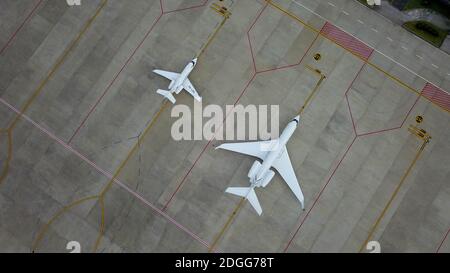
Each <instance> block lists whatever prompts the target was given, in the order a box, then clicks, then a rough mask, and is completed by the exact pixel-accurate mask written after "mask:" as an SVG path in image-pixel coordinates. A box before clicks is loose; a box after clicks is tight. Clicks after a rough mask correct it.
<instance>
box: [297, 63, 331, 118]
mask: <svg viewBox="0 0 450 273" xmlns="http://www.w3.org/2000/svg"><path fill="white" fill-rule="evenodd" d="M306 68H308V69H309V70H311V71H313V72H314V73H317V74H319V75H320V80H319V81H318V82H317V84H316V86H315V87H314V89H313V90H312V92H311V93H310V94H309V95H308V97H307V98H306V101H305V103H304V104H303V106H302V108H301V109H300V111H299V112H298V115H302V114H303V112H304V111H305V110H306V108H307V107H308V105H309V104H310V103H311V101H312V99H313V98H314V96H315V95H316V93H317V91H318V90H319V88H320V86H321V85H322V83H323V81H324V80H325V79H326V78H327V77H326V76H325V75H323V74H322V73H321V72H320V71H318V70H316V69H314V68H312V67H311V66H309V65H307V66H306Z"/></svg>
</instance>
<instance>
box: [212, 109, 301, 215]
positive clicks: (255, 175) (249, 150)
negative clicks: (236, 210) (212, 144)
mask: <svg viewBox="0 0 450 273" xmlns="http://www.w3.org/2000/svg"><path fill="white" fill-rule="evenodd" d="M299 123H300V116H297V117H296V118H295V119H294V120H293V121H291V122H290V123H289V124H288V125H287V127H286V129H284V131H283V133H282V134H281V136H280V138H279V139H277V140H271V141H261V142H247V143H231V144H223V145H220V146H219V147H217V149H224V150H229V151H233V152H237V153H241V154H245V155H250V156H254V157H256V158H259V159H261V160H262V161H263V164H261V163H260V162H259V161H258V160H256V161H255V163H254V164H253V166H252V167H251V169H250V171H249V173H248V177H249V178H250V187H247V188H228V189H227V190H226V192H227V193H231V194H234V195H237V196H241V197H244V198H245V199H247V200H248V201H250V204H251V205H252V206H253V208H254V209H255V210H256V212H257V213H258V214H259V215H261V214H262V209H261V205H260V204H259V201H258V197H257V196H256V193H255V188H265V187H267V185H269V183H270V181H271V180H272V179H273V177H274V176H275V172H274V171H272V170H271V168H272V167H273V168H274V169H275V170H277V171H278V173H279V174H280V175H281V177H282V178H283V179H284V181H286V183H287V184H288V186H289V188H290V189H291V190H292V192H293V193H294V195H295V197H297V199H298V201H300V204H301V206H302V209H303V210H304V209H305V205H304V197H303V193H302V190H301V189H300V185H299V184H298V181H297V177H296V175H295V172H294V169H293V168H292V163H291V160H290V158H289V154H288V151H287V149H286V144H287V142H288V141H289V139H290V138H291V136H292V135H293V134H294V132H295V130H296V129H297V127H298V125H299Z"/></svg>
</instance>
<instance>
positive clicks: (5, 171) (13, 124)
mask: <svg viewBox="0 0 450 273" xmlns="http://www.w3.org/2000/svg"><path fill="white" fill-rule="evenodd" d="M107 2H108V0H103V1H102V2H101V4H100V5H99V7H98V8H97V9H96V12H95V14H94V15H93V16H92V17H91V18H90V19H89V20H88V21H87V22H86V24H85V25H84V27H83V28H82V29H81V31H80V32H79V33H78V35H77V36H76V38H75V40H73V41H72V42H71V44H70V46H69V47H68V48H67V49H66V50H65V51H64V53H63V54H62V55H61V56H60V57H59V58H58V60H57V61H56V63H55V64H54V65H53V67H52V68H51V69H50V72H49V73H48V74H47V76H46V77H45V78H44V79H43V80H42V81H41V82H40V84H39V86H38V87H37V89H36V90H35V91H34V92H33V94H32V95H31V96H30V97H29V98H28V99H27V101H26V102H25V104H24V105H23V106H22V108H21V110H20V112H21V113H22V114H23V113H25V112H26V111H27V110H28V109H29V107H30V106H31V104H32V103H33V102H34V101H35V100H36V98H37V97H38V96H39V95H40V94H41V93H42V90H43V89H44V87H45V86H46V85H47V83H48V82H49V81H50V80H51V78H52V77H53V75H54V74H55V73H56V71H57V70H58V69H59V68H60V67H61V65H62V64H63V63H64V61H65V60H66V59H67V57H68V56H69V54H70V53H71V52H72V51H73V49H75V47H76V46H77V45H78V43H79V42H80V40H81V38H82V37H83V35H84V34H85V33H86V32H87V30H88V29H89V28H90V27H91V25H92V23H93V22H94V21H95V19H96V18H97V16H98V15H99V14H100V11H101V10H102V9H103V8H104V7H105V5H106V3H107ZM22 114H18V115H16V117H15V118H14V120H13V121H12V122H11V124H10V125H9V126H8V128H7V129H3V131H6V132H8V156H7V160H6V161H5V165H4V166H3V169H2V172H1V175H0V185H1V184H2V183H3V181H4V180H5V179H6V177H7V176H8V172H9V166H10V164H11V160H12V156H13V150H12V134H13V130H14V128H15V127H16V125H17V123H18V122H19V121H20V119H21V117H22Z"/></svg>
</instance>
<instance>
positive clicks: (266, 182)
mask: <svg viewBox="0 0 450 273" xmlns="http://www.w3.org/2000/svg"><path fill="white" fill-rule="evenodd" d="M274 176H275V172H274V171H272V170H269V171H268V172H267V174H266V176H265V177H264V179H263V181H262V183H261V187H263V188H265V187H267V185H269V183H270V181H272V179H273V177H274Z"/></svg>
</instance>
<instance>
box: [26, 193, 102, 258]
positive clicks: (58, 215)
mask: <svg viewBox="0 0 450 273" xmlns="http://www.w3.org/2000/svg"><path fill="white" fill-rule="evenodd" d="M97 198H98V196H90V197H86V198H83V199H80V200H78V201H75V202H73V203H72V204H70V205H68V206H66V207H64V208H62V209H61V210H60V211H58V212H57V213H56V214H55V215H53V216H52V218H50V220H49V221H48V222H47V223H46V224H45V225H44V227H43V228H42V229H41V231H40V232H39V233H38V236H37V237H36V240H35V241H34V243H33V246H32V248H31V249H32V251H33V252H35V251H36V250H37V249H38V247H39V244H40V242H41V241H42V239H43V238H44V235H45V233H46V232H47V231H48V229H49V228H50V226H51V225H52V224H53V223H54V222H55V221H56V220H57V219H58V218H59V217H61V216H62V215H63V214H64V213H66V212H68V211H70V210H71V209H73V208H74V207H76V206H78V205H81V204H83V203H85V202H87V201H91V200H95V199H97Z"/></svg>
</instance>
